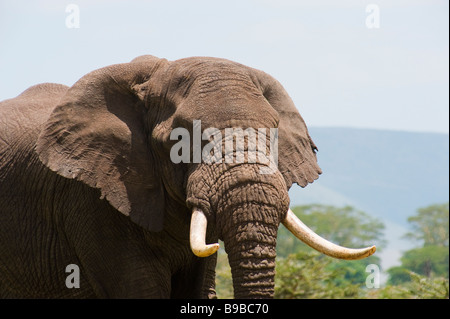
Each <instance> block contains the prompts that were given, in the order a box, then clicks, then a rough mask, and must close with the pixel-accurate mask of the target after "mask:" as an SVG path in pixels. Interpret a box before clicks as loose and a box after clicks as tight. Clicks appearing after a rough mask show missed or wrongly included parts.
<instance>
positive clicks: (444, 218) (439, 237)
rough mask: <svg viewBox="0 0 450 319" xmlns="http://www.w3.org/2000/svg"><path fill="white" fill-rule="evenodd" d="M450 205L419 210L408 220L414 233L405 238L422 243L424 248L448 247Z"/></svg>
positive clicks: (438, 205) (432, 206)
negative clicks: (449, 212)
mask: <svg viewBox="0 0 450 319" xmlns="http://www.w3.org/2000/svg"><path fill="white" fill-rule="evenodd" d="M448 207H449V203H448V202H447V203H445V204H436V205H431V206H428V207H424V208H419V209H418V210H417V214H416V215H414V216H411V217H409V218H408V222H409V223H410V225H411V228H412V231H411V232H408V233H407V234H406V235H405V238H408V239H412V240H418V241H422V242H423V245H424V246H440V247H448V243H449V240H448V237H449V234H448V233H449V214H448V211H449V210H448Z"/></svg>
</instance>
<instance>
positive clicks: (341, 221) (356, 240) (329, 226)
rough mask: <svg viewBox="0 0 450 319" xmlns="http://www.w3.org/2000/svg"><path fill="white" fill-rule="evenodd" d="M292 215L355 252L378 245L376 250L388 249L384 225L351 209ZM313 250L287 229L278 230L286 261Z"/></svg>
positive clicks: (308, 209)
mask: <svg viewBox="0 0 450 319" xmlns="http://www.w3.org/2000/svg"><path fill="white" fill-rule="evenodd" d="M292 211H293V212H294V213H295V214H296V215H297V216H298V217H299V218H300V220H302V221H303V222H304V223H305V224H306V225H308V226H309V227H310V228H311V229H312V230H314V231H315V232H316V233H317V234H319V235H320V236H322V237H324V238H326V239H328V240H330V241H331V242H334V243H335V244H338V245H341V246H346V247H356V248H359V247H365V246H371V245H374V244H376V245H377V250H380V249H382V248H383V246H384V245H385V240H384V239H383V230H384V224H383V223H382V222H380V221H379V220H378V219H376V218H373V217H371V216H369V215H368V214H366V213H365V212H363V211H360V210H357V209H355V208H353V207H351V206H345V207H334V206H327V205H305V206H296V207H294V208H292ZM310 249H311V248H309V247H308V246H306V245H305V244H303V243H301V242H300V241H299V240H297V239H296V238H294V237H293V236H292V234H290V233H289V231H288V230H286V229H285V228H283V227H281V228H280V229H279V232H278V244H277V253H278V255H280V256H284V257H287V256H288V255H289V254H292V253H296V252H298V251H309V250H310ZM372 261H373V260H372Z"/></svg>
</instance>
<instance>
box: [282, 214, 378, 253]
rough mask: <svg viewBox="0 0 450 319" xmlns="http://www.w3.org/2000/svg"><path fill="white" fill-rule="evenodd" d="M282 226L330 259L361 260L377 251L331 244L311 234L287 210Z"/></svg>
mask: <svg viewBox="0 0 450 319" xmlns="http://www.w3.org/2000/svg"><path fill="white" fill-rule="evenodd" d="M283 225H284V226H286V228H287V229H289V231H290V232H291V233H292V234H294V235H295V237H297V238H298V239H300V240H301V241H303V242H304V243H305V244H307V245H308V246H310V247H312V248H314V249H315V250H317V251H319V252H321V253H323V254H325V255H328V256H330V257H334V258H339V259H347V260H355V259H362V258H366V257H369V256H370V255H372V254H373V253H374V252H375V251H376V250H377V249H376V247H375V246H371V247H366V248H361V249H352V248H346V247H342V246H339V245H336V244H333V243H332V242H330V241H328V240H326V239H324V238H322V237H320V236H319V235H317V234H316V233H315V232H313V231H312V230H311V229H310V228H309V227H308V226H306V225H305V224H304V223H303V222H302V221H301V220H300V219H299V218H298V217H297V216H295V214H294V213H293V212H292V210H291V209H289V210H288V213H287V215H286V218H285V219H284V220H283Z"/></svg>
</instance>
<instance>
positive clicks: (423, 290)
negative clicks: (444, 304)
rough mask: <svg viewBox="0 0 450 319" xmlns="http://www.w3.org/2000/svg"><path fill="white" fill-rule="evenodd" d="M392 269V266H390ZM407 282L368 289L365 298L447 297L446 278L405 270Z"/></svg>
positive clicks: (447, 283)
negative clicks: (431, 276) (408, 278)
mask: <svg viewBox="0 0 450 319" xmlns="http://www.w3.org/2000/svg"><path fill="white" fill-rule="evenodd" d="M391 269H392V268H391ZM403 272H404V269H403V270H402V273H403ZM407 275H408V276H409V277H410V280H409V281H408V282H405V283H402V284H396V285H387V286H386V287H384V288H382V289H376V290H373V291H370V292H369V293H368V294H367V298H372V299H448V298H449V294H448V290H449V289H448V287H449V282H448V279H447V278H443V277H436V278H428V277H426V276H422V275H419V274H416V273H414V272H407Z"/></svg>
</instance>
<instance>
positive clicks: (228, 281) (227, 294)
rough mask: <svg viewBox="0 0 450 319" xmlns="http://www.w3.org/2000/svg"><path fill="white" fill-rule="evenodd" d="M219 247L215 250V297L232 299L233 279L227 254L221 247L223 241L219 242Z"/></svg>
mask: <svg viewBox="0 0 450 319" xmlns="http://www.w3.org/2000/svg"><path fill="white" fill-rule="evenodd" d="M220 247H221V248H220V249H219V251H218V252H217V267H216V294H217V298H220V299H233V298H234V295H233V279H232V277H231V268H230V265H229V264H228V257H227V254H226V253H225V250H224V249H223V248H222V247H224V245H223V242H221V243H220Z"/></svg>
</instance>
